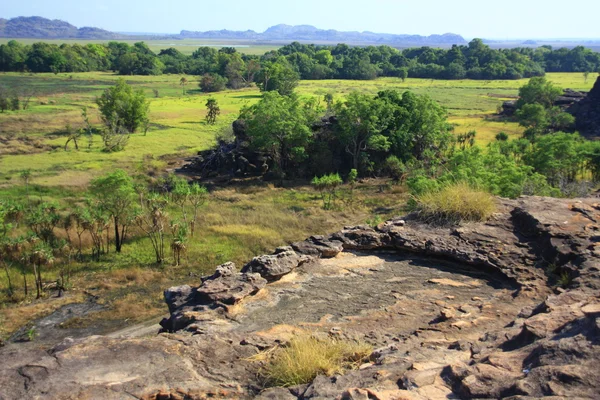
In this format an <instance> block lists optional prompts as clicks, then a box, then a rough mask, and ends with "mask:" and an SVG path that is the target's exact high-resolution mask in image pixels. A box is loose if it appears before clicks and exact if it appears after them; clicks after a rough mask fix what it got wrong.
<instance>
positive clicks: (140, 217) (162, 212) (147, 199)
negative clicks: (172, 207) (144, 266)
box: [135, 191, 167, 264]
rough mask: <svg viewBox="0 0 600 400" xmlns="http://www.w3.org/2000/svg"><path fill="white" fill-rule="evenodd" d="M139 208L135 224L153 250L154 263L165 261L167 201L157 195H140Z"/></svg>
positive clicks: (143, 192) (142, 193)
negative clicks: (148, 240) (146, 237)
mask: <svg viewBox="0 0 600 400" xmlns="http://www.w3.org/2000/svg"><path fill="white" fill-rule="evenodd" d="M140 198H141V201H140V203H141V208H140V209H138V210H137V213H136V216H135V222H136V224H137V226H138V227H139V228H140V229H141V230H142V231H143V232H144V233H145V234H146V235H147V236H148V238H149V239H150V243H152V247H153V249H154V254H155V256H156V263H157V264H162V263H163V261H164V260H165V225H166V223H167V213H166V208H167V199H166V198H164V197H163V196H161V195H159V194H158V193H153V192H151V193H145V191H142V192H141V193H140Z"/></svg>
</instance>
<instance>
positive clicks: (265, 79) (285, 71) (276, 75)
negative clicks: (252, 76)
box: [256, 57, 300, 96]
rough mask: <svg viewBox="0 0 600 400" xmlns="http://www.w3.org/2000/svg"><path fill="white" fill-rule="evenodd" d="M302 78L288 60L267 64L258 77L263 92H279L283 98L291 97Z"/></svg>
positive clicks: (281, 59) (281, 58)
mask: <svg viewBox="0 0 600 400" xmlns="http://www.w3.org/2000/svg"><path fill="white" fill-rule="evenodd" d="M299 79H300V76H299V75H298V72H296V71H295V70H294V68H293V67H292V66H291V64H290V63H289V62H288V61H287V59H286V58H284V57H280V58H279V59H277V61H275V62H272V63H267V64H265V65H264V66H263V67H262V69H261V70H260V72H259V73H258V74H257V75H256V80H257V84H258V87H259V88H260V90H261V91H263V92H270V91H277V92H278V93H279V94H280V95H282V96H289V95H291V94H292V93H293V92H294V89H295V88H296V86H298V80H299Z"/></svg>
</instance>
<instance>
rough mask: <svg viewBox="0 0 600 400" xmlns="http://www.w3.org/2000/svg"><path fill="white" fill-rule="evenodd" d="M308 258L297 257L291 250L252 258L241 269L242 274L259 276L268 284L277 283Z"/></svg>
mask: <svg viewBox="0 0 600 400" xmlns="http://www.w3.org/2000/svg"><path fill="white" fill-rule="evenodd" d="M309 259H310V257H307V256H304V255H299V254H298V253H296V252H295V251H293V250H291V249H290V250H285V251H281V252H279V253H276V254H271V255H265V256H259V257H254V258H253V259H252V261H250V262H249V263H248V264H246V265H245V266H244V268H242V273H248V274H249V273H254V274H259V275H260V276H262V277H263V278H264V279H266V280H267V281H269V282H273V281H277V280H279V279H281V277H283V276H284V275H287V274H289V273H290V272H292V271H293V270H294V269H296V268H297V267H298V266H299V265H302V264H303V263H305V262H307V261H308V260H309Z"/></svg>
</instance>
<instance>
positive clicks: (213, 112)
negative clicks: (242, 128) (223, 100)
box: [206, 97, 221, 125]
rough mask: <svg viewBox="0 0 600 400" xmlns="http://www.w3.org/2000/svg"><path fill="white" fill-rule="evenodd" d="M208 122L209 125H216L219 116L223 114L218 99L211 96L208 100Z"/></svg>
mask: <svg viewBox="0 0 600 400" xmlns="http://www.w3.org/2000/svg"><path fill="white" fill-rule="evenodd" d="M206 109H207V113H206V123H207V124H209V125H214V124H215V122H217V116H219V115H220V114H221V109H220V108H219V103H217V100H216V99H214V98H212V97H209V98H208V100H207V101H206Z"/></svg>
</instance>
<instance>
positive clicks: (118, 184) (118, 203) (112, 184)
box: [90, 169, 137, 253]
mask: <svg viewBox="0 0 600 400" xmlns="http://www.w3.org/2000/svg"><path fill="white" fill-rule="evenodd" d="M90 194H91V195H92V197H93V198H94V199H95V200H96V202H97V205H98V207H99V208H100V209H102V210H104V211H105V212H106V214H107V215H108V216H109V217H110V218H111V219H112V222H113V225H114V230H115V250H116V252H117V253H120V252H121V249H122V247H123V241H124V240H125V236H126V233H127V228H128V226H129V225H130V223H131V220H132V216H133V211H134V205H135V199H136V197H137V196H136V193H135V189H134V186H133V181H132V179H131V177H130V176H129V175H127V173H126V172H125V171H123V170H122V169H118V170H116V171H115V172H111V173H109V174H107V175H105V176H102V177H99V178H96V179H94V180H92V182H91V185H90Z"/></svg>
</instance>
